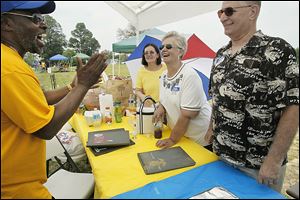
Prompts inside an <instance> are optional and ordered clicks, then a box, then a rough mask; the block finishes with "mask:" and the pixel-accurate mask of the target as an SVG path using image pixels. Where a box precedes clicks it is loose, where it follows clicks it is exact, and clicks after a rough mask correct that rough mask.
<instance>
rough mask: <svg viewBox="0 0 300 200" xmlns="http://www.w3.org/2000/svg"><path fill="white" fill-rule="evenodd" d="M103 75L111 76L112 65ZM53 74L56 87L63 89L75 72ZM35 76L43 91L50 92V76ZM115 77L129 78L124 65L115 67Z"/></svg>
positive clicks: (43, 73)
mask: <svg viewBox="0 0 300 200" xmlns="http://www.w3.org/2000/svg"><path fill="white" fill-rule="evenodd" d="M119 69H120V70H119ZM105 73H106V74H107V75H108V76H109V75H112V65H109V66H108V67H107V68H106V70H105ZM52 74H55V80H56V87H57V88H60V87H63V86H65V85H67V84H69V83H71V82H72V80H73V77H74V76H75V74H76V72H74V71H71V72H55V73H52ZM36 75H37V77H38V79H39V81H40V83H41V86H42V88H43V89H44V90H51V89H52V86H51V80H50V74H48V73H47V72H36ZM115 76H120V77H129V76H130V74H129V71H128V68H127V66H126V65H125V64H120V68H119V64H116V65H115Z"/></svg>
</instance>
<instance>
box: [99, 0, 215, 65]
mask: <svg viewBox="0 0 300 200" xmlns="http://www.w3.org/2000/svg"><path fill="white" fill-rule="evenodd" d="M104 2H105V3H106V4H108V5H109V6H110V7H112V8H113V9H114V10H116V11H117V12H118V13H120V14H121V15H122V16H123V17H125V18H126V19H127V20H128V21H129V22H130V23H131V24H132V25H133V26H135V27H136V35H137V37H136V46H138V44H139V31H141V30H145V29H149V28H153V27H157V26H160V25H165V24H168V23H172V22H176V21H179V20H183V19H187V18H190V17H194V16H197V15H200V14H204V13H208V12H211V11H214V10H218V9H219V8H220V7H221V1H104ZM113 55H114V54H113ZM113 69H114V64H113Z"/></svg>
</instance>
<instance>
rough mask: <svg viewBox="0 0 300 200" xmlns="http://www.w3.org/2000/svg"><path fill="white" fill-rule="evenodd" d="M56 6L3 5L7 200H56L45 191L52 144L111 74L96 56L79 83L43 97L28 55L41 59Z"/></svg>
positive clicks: (3, 142)
mask: <svg viewBox="0 0 300 200" xmlns="http://www.w3.org/2000/svg"><path fill="white" fill-rule="evenodd" d="M54 10H55V3H54V2H53V1H1V198H30V199H31V198H51V194H50V193H49V191H48V190H47V189H46V188H45V187H44V186H43V184H44V183H45V182H46V181H47V177H46V145H45V144H46V143H45V140H50V139H52V138H53V137H54V136H55V135H56V133H57V132H58V131H59V130H60V129H61V128H62V126H63V125H64V124H65V123H66V122H67V121H68V119H69V118H70V117H71V116H72V115H73V113H74V112H75V111H76V109H77V108H78V106H79V104H80V102H81V101H82V99H83V97H84V96H85V94H86V93H87V91H88V90H89V88H90V87H91V86H92V85H94V84H95V83H96V82H97V81H98V79H99V77H100V75H101V73H102V72H103V71H104V70H105V68H106V64H105V60H106V56H104V55H102V54H95V55H93V56H92V57H91V59H90V61H89V62H88V63H87V64H86V65H85V66H83V67H82V62H81V60H79V66H80V67H79V69H78V71H77V76H76V77H75V78H74V80H73V82H72V83H71V84H70V85H68V86H67V87H63V88H60V89H57V90H55V91H48V92H43V91H42V89H41V87H40V83H39V81H38V79H37V77H36V75H35V74H34V72H33V70H32V69H31V68H30V66H29V65H27V64H26V63H25V62H24V60H23V57H24V54H25V53H26V52H31V53H41V51H42V48H43V46H44V43H43V41H42V39H41V38H42V37H41V35H42V34H44V33H45V32H46V29H47V26H46V24H45V22H44V19H43V16H42V15H41V14H48V13H51V12H53V11H54Z"/></svg>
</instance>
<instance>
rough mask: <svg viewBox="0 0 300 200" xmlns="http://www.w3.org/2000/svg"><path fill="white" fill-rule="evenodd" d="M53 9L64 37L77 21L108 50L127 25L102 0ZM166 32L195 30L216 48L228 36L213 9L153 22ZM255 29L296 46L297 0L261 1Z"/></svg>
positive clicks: (58, 3) (64, 3)
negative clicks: (190, 16) (120, 30)
mask: <svg viewBox="0 0 300 200" xmlns="http://www.w3.org/2000/svg"><path fill="white" fill-rule="evenodd" d="M55 3H56V10H55V11H54V12H53V13H51V14H50V15H51V16H52V17H54V19H55V20H56V21H57V22H58V23H60V25H61V26H62V30H63V33H64V34H65V35H66V38H67V40H69V38H70V37H71V31H72V30H74V29H75V26H76V24H77V23H79V22H83V23H84V24H85V25H86V28H87V29H88V30H90V31H91V32H92V33H93V36H94V37H95V38H96V39H97V40H98V42H99V43H100V45H101V49H100V51H102V50H105V49H106V50H110V51H111V50H112V43H115V42H118V39H117V37H116V36H117V30H118V28H121V29H124V28H126V27H127V26H128V23H129V22H128V21H127V20H126V19H125V18H124V17H123V16H122V15H121V14H119V13H118V12H117V11H115V10H113V9H112V8H111V7H110V6H108V5H107V4H106V3H104V2H103V1H56V2H55ZM156 28H158V29H160V30H162V31H165V32H168V31H177V32H179V33H182V34H192V33H195V34H196V35H197V36H198V37H199V38H200V39H201V40H202V41H203V42H204V43H206V44H207V45H208V46H209V47H210V48H211V49H212V50H214V51H217V50H218V49H219V48H220V47H222V46H223V45H225V44H227V42H228V41H229V38H228V37H227V36H226V35H224V30H223V26H222V24H221V23H220V21H219V19H218V17H217V14H216V11H213V12H209V13H206V14H202V15H198V16H195V17H192V18H189V19H185V20H181V21H177V22H174V23H170V24H166V25H163V26H157V27H156ZM257 29H258V30H262V32H263V33H264V34H267V35H270V36H276V37H281V38H283V39H285V40H286V41H287V42H288V43H290V44H291V45H292V46H293V47H294V48H297V47H299V2H298V1H276V2H275V1H263V2H262V8H261V12H260V15H259V18H258V22H257Z"/></svg>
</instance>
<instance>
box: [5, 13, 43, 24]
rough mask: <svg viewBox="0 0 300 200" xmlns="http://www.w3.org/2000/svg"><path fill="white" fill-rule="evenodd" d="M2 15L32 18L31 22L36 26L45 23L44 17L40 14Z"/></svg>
mask: <svg viewBox="0 0 300 200" xmlns="http://www.w3.org/2000/svg"><path fill="white" fill-rule="evenodd" d="M1 14H7V15H16V16H21V17H27V18H30V19H31V21H32V22H33V23H35V24H40V23H42V22H44V21H45V18H44V16H42V15H41V14H38V13H33V14H32V15H25V14H20V13H12V12H4V13H1Z"/></svg>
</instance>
